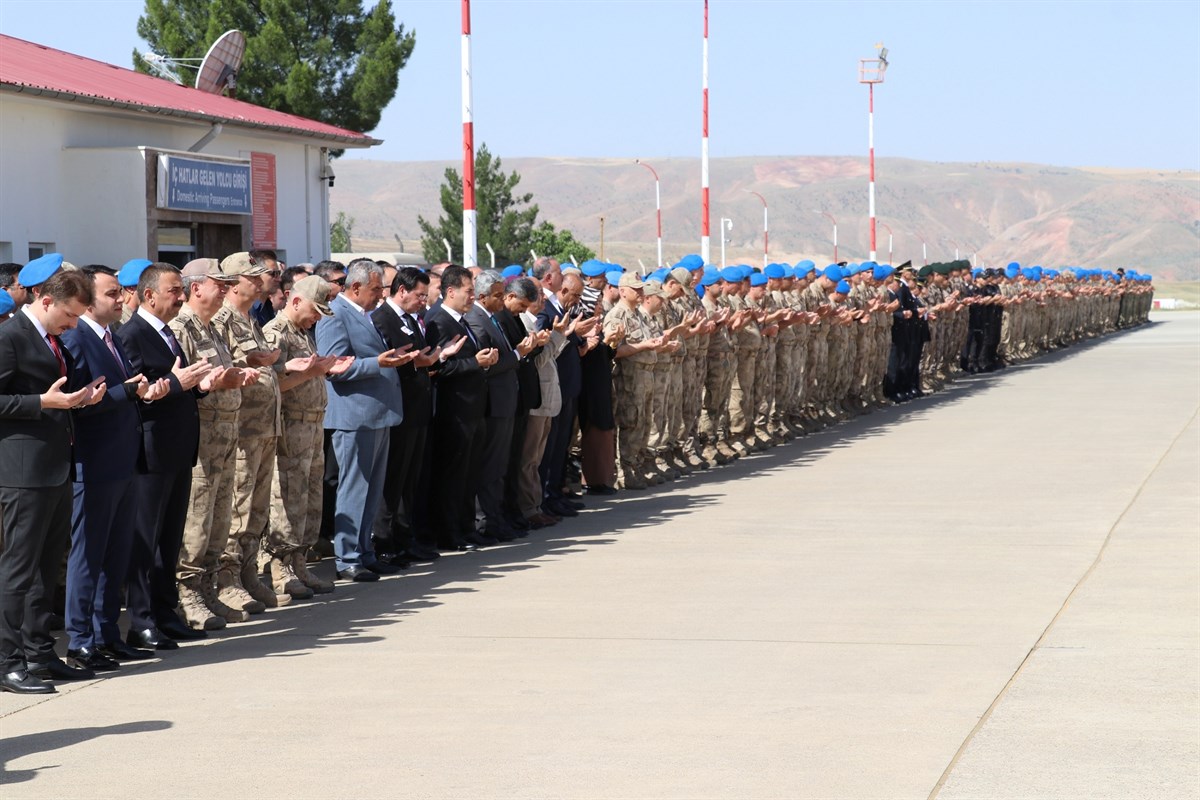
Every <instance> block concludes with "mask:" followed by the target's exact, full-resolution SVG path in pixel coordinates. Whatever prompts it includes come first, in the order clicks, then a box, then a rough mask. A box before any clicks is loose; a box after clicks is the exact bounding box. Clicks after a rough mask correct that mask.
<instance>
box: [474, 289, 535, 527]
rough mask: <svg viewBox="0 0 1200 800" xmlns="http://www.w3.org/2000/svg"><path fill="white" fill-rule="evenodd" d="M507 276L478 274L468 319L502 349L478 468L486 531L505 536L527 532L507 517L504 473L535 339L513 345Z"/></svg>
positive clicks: (489, 344) (493, 371) (492, 372)
mask: <svg viewBox="0 0 1200 800" xmlns="http://www.w3.org/2000/svg"><path fill="white" fill-rule="evenodd" d="M504 293H505V292H504V279H503V278H502V277H501V276H500V273H499V272H496V271H495V270H484V271H483V272H481V273H480V274H479V276H478V277H476V278H475V304H474V305H473V306H472V307H471V309H470V310H469V311H467V313H466V315H465V320H466V322H467V325H468V327H470V329H471V332H472V333H473V334H475V338H476V339H477V340H478V341H479V343H480V345H481V346H482V347H484V348H489V349H493V350H495V351H496V353H497V361H496V363H495V364H494V365H493V366H492V367H490V368H489V369H488V370H487V407H486V410H485V412H484V413H485V416H484V425H483V428H484V434H483V445H482V451H481V452H482V455H481V462H480V473H479V489H478V492H477V494H478V497H479V506H480V508H482V509H483V513H484V516H485V517H486V518H487V523H486V527H485V528H484V533H485V534H486V535H487V536H490V537H491V538H493V539H497V540H499V541H501V542H510V541H512V540H513V539H516V538H518V537H520V536H525V535H526V533H525V531H524V530H523V529H519V528H515V527H513V526H512V524H511V523H509V522H508V521H507V520H506V519H505V516H506V515H505V514H504V475H505V472H506V471H507V468H508V462H509V456H510V455H511V447H512V435H513V423H514V420H515V418H516V415H517V405H518V402H519V383H518V377H517V369H518V367H519V365H520V362H521V359H523V358H524V357H525V356H526V355H527V354H528V353H529V351H530V350H532V349H533V339H531V338H530V337H528V336H525V337H522V338H521V339H520V340H518V342H517V344H516V345H515V346H514V345H513V344H512V343H510V342H509V340H508V335H507V334H506V333H505V332H504V329H503V327H502V325H501V323H500V320H499V318H498V316H497V315H498V314H499V313H501V312H503V311H504Z"/></svg>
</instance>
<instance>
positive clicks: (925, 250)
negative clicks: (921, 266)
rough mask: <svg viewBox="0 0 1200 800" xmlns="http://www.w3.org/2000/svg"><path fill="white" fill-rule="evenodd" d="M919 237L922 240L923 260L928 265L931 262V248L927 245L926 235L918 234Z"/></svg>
mask: <svg viewBox="0 0 1200 800" xmlns="http://www.w3.org/2000/svg"><path fill="white" fill-rule="evenodd" d="M917 238H918V239H920V240H921V260H922V261H924V262H925V263H926V264H927V265H928V264H929V248H928V247H926V246H925V237H924V236H922V235H921V234H919V233H918V234H917Z"/></svg>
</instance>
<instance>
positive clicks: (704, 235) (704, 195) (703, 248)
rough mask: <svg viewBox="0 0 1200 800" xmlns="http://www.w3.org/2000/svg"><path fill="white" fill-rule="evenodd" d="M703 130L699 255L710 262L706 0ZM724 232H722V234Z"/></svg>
mask: <svg viewBox="0 0 1200 800" xmlns="http://www.w3.org/2000/svg"><path fill="white" fill-rule="evenodd" d="M703 73H704V76H703V83H702V88H703V90H704V131H703V134H702V137H701V139H700V257H701V258H703V259H704V263H705V264H708V263H710V261H711V259H710V258H709V256H710V254H711V244H712V238H711V237H710V236H709V229H708V0H704V68H703ZM723 235H724V233H723V232H722V236H723Z"/></svg>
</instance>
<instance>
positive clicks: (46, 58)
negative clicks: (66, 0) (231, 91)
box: [0, 34, 380, 147]
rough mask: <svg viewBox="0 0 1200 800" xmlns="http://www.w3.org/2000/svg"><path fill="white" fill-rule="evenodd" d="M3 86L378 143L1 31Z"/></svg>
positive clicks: (342, 141)
mask: <svg viewBox="0 0 1200 800" xmlns="http://www.w3.org/2000/svg"><path fill="white" fill-rule="evenodd" d="M0 89H2V90H4V91H9V92H20V93H23V94H35V95H42V96H47V97H51V98H54V99H57V100H68V101H75V102H83V103H93V104H96V105H104V106H110V107H113V108H122V109H128V110H131V111H141V112H146V113H149V114H161V115H163V116H168V117H183V118H187V119H195V120H200V121H203V122H220V123H222V124H226V125H238V126H241V127H246V128H258V129H265V130H271V131H276V132H279V133H286V134H292V135H296V136H302V137H305V138H310V139H324V140H328V141H331V142H337V143H338V144H339V145H341V146H351V147H353V146H358V147H370V146H371V145H375V144H379V143H380V142H379V140H378V139H372V138H371V137H370V136H367V135H366V134H365V133H356V132H354V131H350V130H346V129H345V128H339V127H337V126H336V125H327V124H325V123H324V122H317V121H316V120H311V119H306V118H304V117H298V116H296V115H295V114H287V113H284V112H282V111H273V110H271V109H269V108H263V107H262V106H256V105H254V104H253V103H245V102H242V101H241V100H234V99H233V98H231V97H221V96H219V95H215V94H209V93H208V92H202V91H200V90H199V89H193V88H191V87H189V86H179V85H178V84H175V83H172V82H171V81H168V80H164V79H162V78H155V77H153V76H151V75H143V74H142V73H140V72H135V71H133V70H131V69H124V68H123V67H115V66H113V65H112V64H105V63H104V62H102V61H94V60H92V59H90V58H84V57H83V56H77V55H74V54H73V53H64V52H63V51H62V50H55V49H54V48H52V47H45V46H44V45H40V44H34V43H33V42H27V41H25V40H24V39H16V38H14V37H12V36H5V35H4V34H0Z"/></svg>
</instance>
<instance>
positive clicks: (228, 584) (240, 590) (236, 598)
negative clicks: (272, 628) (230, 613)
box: [216, 567, 267, 614]
mask: <svg viewBox="0 0 1200 800" xmlns="http://www.w3.org/2000/svg"><path fill="white" fill-rule="evenodd" d="M216 598H217V599H218V600H220V601H221V602H222V603H224V604H225V605H227V606H229V608H231V609H233V610H234V611H245V612H246V613H247V614H261V613H262V612H263V611H266V610H267V607H266V605H265V604H263V603H262V602H261V601H259V600H256V599H254V598H253V597H252V596H251V595H250V593H249V592H247V591H246V589H245V588H244V587H243V586H242V580H241V576H240V575H239V574H238V573H236V572H234V571H233V569H232V568H230V567H222V568H221V569H220V570H219V571H218V572H217V594H216Z"/></svg>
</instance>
